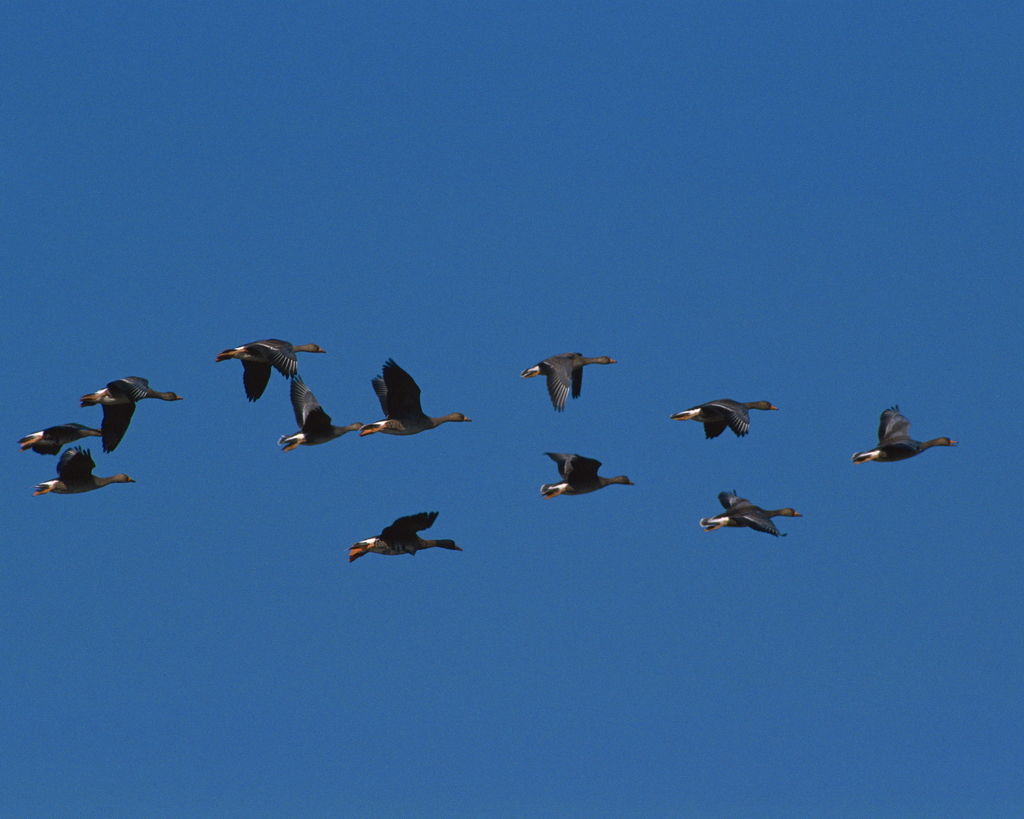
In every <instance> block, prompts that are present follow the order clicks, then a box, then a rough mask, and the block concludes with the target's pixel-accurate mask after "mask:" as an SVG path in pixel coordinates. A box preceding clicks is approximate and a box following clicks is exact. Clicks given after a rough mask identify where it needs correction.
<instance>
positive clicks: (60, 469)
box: [57, 449, 96, 483]
mask: <svg viewBox="0 0 1024 819" xmlns="http://www.w3.org/2000/svg"><path fill="white" fill-rule="evenodd" d="M95 466H96V464H95V463H94V462H93V459H92V455H91V454H90V453H89V450H88V449H69V450H68V451H67V452H65V453H64V454H63V455H61V456H60V461H58V462H57V476H58V477H59V478H60V479H61V480H62V481H64V483H76V482H78V481H83V480H85V479H86V478H88V477H89V475H91V474H92V470H93V468H94V467H95Z"/></svg>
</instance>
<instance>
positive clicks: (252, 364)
mask: <svg viewBox="0 0 1024 819" xmlns="http://www.w3.org/2000/svg"><path fill="white" fill-rule="evenodd" d="M325 352H327V351H326V350H324V349H323V348H322V347H320V346H319V345H317V344H291V343H290V342H287V341H282V340H281V339H279V338H265V339H263V340H262V341H250V342H249V343H248V344H242V345H241V346H238V347H232V348H231V349H229V350H224V351H222V352H220V353H218V354H217V357H216V358H215V359H214V361H227V360H228V359H230V358H237V359H238V360H239V361H241V362H242V385H243V386H244V387H245V397H246V398H248V399H249V400H250V401H255V400H256V399H257V398H259V397H260V396H261V395H263V392H264V390H266V388H267V384H268V383H269V381H270V368H271V367H273V368H275V369H276V370H277V371H278V372H279V373H281V375H283V376H284V377H285V378H291V377H292V376H294V375H295V374H296V373H298V371H299V360H298V358H296V357H295V354H296V353H325Z"/></svg>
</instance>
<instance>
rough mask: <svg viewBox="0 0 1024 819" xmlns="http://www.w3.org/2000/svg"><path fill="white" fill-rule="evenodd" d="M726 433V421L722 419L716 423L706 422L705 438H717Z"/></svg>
mask: <svg viewBox="0 0 1024 819" xmlns="http://www.w3.org/2000/svg"><path fill="white" fill-rule="evenodd" d="M723 432H725V419H724V418H720V419H718V420H716V421H705V422H704V437H705V438H717V437H718V436H719V435H721V434H722V433H723Z"/></svg>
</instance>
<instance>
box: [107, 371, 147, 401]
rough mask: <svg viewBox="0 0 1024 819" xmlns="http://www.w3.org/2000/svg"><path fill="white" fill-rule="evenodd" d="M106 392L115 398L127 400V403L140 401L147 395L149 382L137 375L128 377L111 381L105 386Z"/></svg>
mask: <svg viewBox="0 0 1024 819" xmlns="http://www.w3.org/2000/svg"><path fill="white" fill-rule="evenodd" d="M107 391H108V392H109V393H110V394H111V395H113V396H115V397H119V398H127V399H128V400H129V401H141V400H142V399H143V398H145V397H146V396H148V395H149V380H148V379H145V378H142V377H140V376H137V375H129V376H126V377H125V378H118V379H117V380H116V381H111V382H110V383H109V384H107Z"/></svg>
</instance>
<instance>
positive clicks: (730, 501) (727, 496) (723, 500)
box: [718, 491, 751, 509]
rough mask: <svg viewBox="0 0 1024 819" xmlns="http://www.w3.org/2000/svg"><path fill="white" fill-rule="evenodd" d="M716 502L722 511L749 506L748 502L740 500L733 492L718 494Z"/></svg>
mask: <svg viewBox="0 0 1024 819" xmlns="http://www.w3.org/2000/svg"><path fill="white" fill-rule="evenodd" d="M718 502H719V503H720V504H722V508H723V509H732V508H733V507H741V506H750V505H751V503H750V501H748V500H747V499H746V498H741V497H740V496H739V495H737V494H736V492H735V491H732V492H719V493H718Z"/></svg>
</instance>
